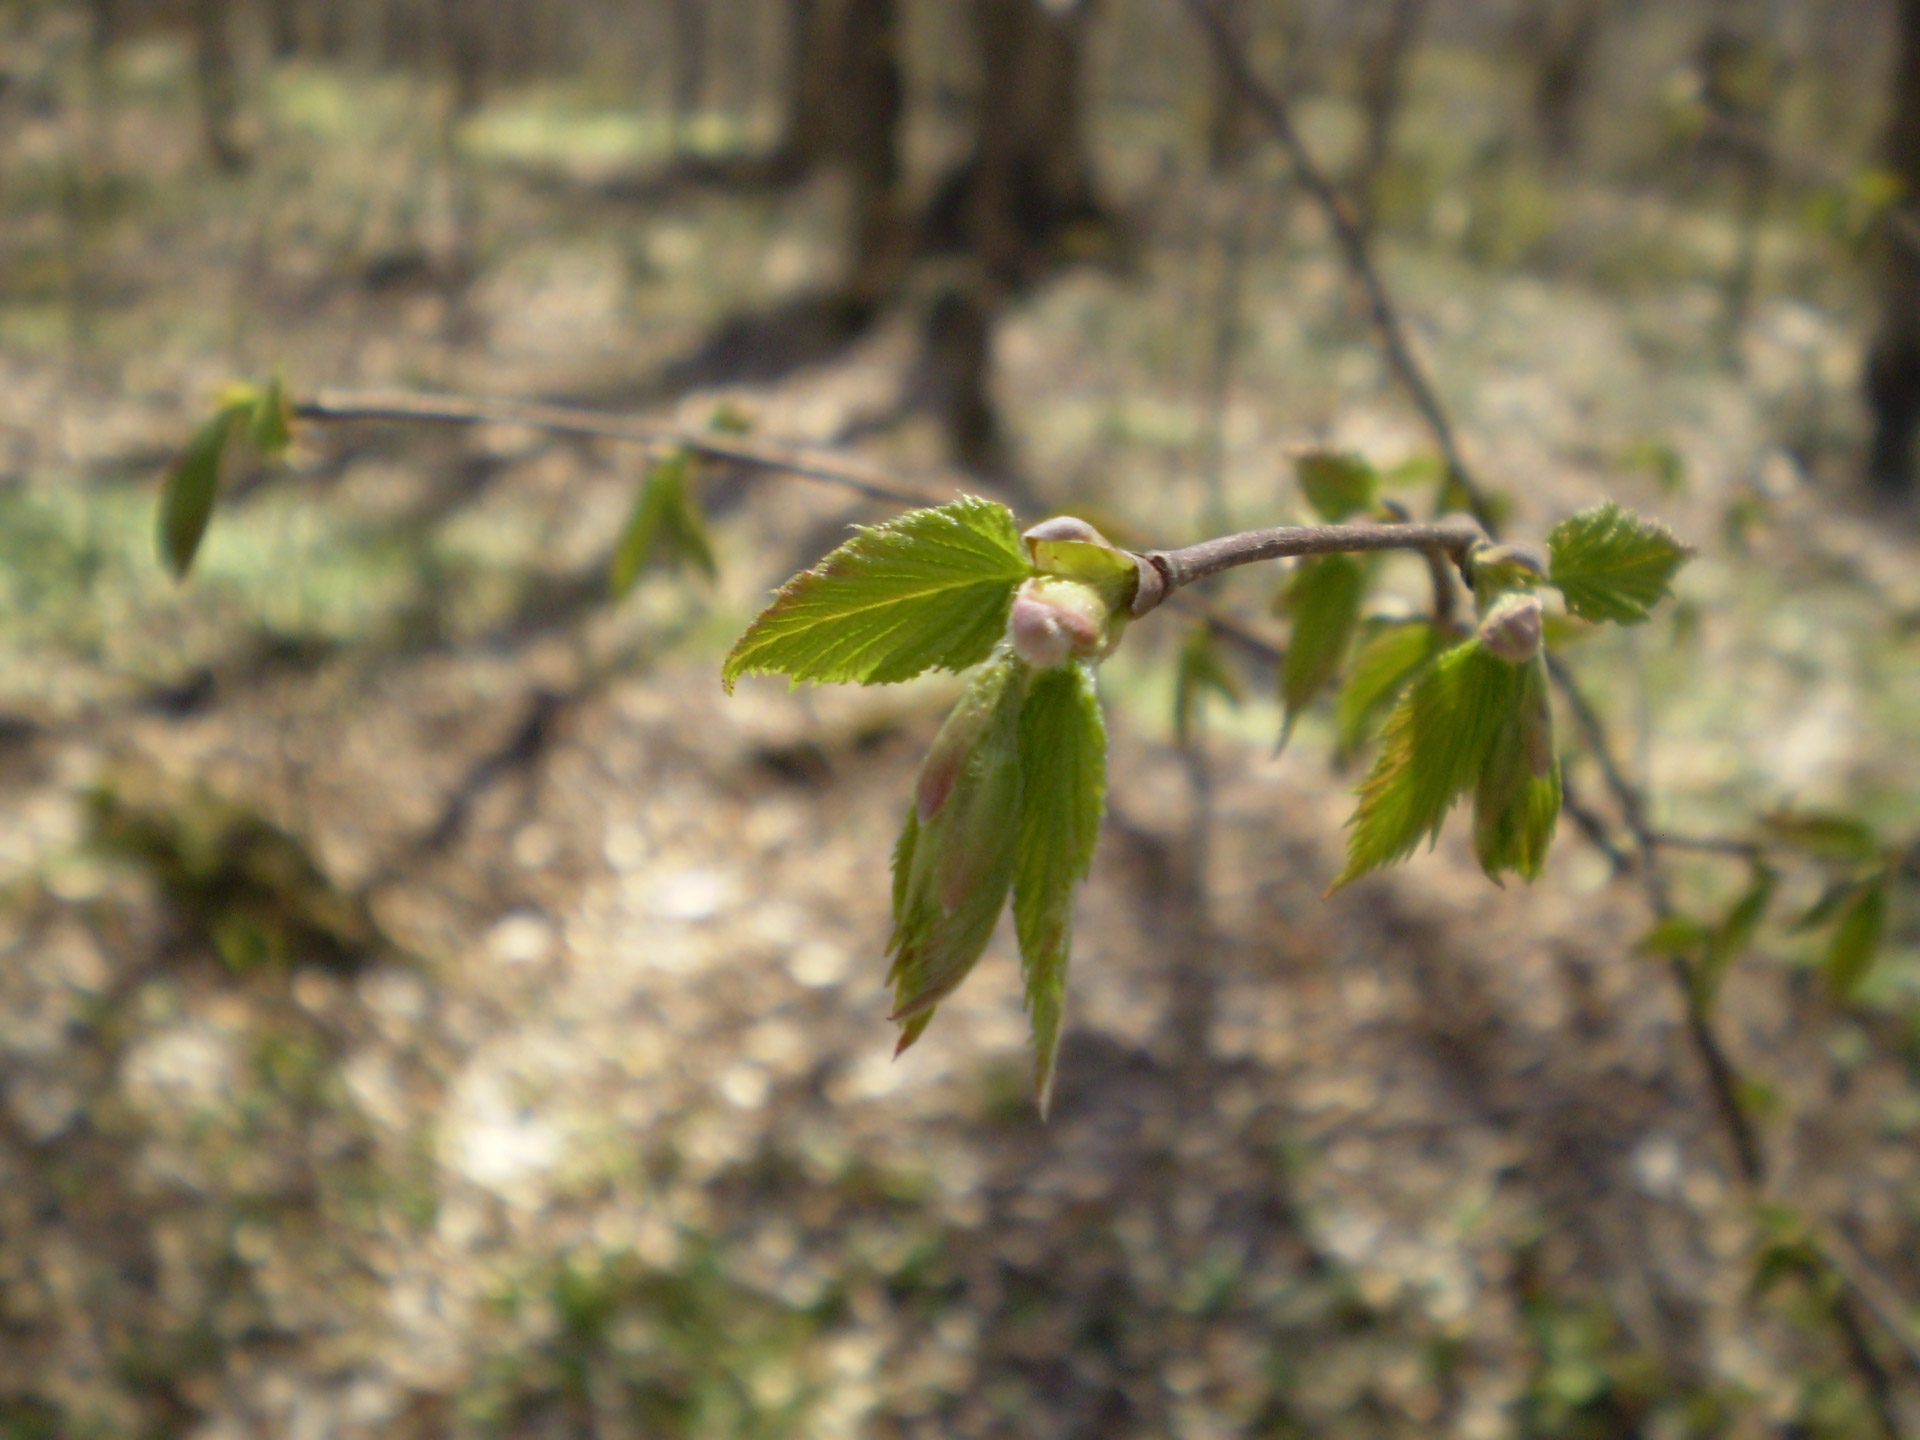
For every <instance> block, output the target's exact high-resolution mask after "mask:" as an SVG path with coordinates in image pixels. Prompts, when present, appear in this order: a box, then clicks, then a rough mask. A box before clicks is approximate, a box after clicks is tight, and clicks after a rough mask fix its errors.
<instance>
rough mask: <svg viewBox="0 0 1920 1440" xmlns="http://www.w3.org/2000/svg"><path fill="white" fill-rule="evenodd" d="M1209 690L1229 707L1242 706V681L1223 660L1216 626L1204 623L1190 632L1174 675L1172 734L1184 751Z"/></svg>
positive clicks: (1200, 622)
mask: <svg viewBox="0 0 1920 1440" xmlns="http://www.w3.org/2000/svg"><path fill="white" fill-rule="evenodd" d="M1209 691H1211V692H1212V693H1213V694H1215V695H1218V696H1220V698H1221V699H1223V700H1225V701H1226V702H1227V703H1228V704H1230V705H1238V704H1239V703H1240V679H1239V677H1238V676H1237V675H1235V674H1234V673H1233V671H1232V670H1231V669H1229V668H1228V667H1227V664H1226V662H1225V661H1223V660H1222V659H1221V658H1220V648H1219V647H1218V646H1217V645H1215V644H1214V637H1213V627H1212V626H1211V625H1209V624H1208V623H1207V622H1206V621H1204V620H1202V621H1199V622H1197V623H1196V624H1195V625H1194V627H1193V628H1192V629H1191V630H1189V631H1188V632H1187V638H1186V640H1185V641H1184V642H1182V644H1181V646H1180V660H1179V666H1178V668H1177V669H1176V670H1175V671H1174V676H1173V733H1174V738H1175V739H1176V740H1177V741H1178V742H1179V745H1180V748H1181V749H1182V750H1184V749H1186V748H1187V747H1188V746H1189V745H1190V744H1192V743H1193V734H1194V728H1195V725H1196V722H1197V721H1198V720H1199V716H1200V702H1201V699H1202V697H1204V696H1205V695H1206V694H1207V692H1209Z"/></svg>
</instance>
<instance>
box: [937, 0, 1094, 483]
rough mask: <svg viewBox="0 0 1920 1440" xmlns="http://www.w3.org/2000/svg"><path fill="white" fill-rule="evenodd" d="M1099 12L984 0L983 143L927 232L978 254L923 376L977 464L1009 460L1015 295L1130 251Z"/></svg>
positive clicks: (977, 8) (955, 449)
mask: <svg viewBox="0 0 1920 1440" xmlns="http://www.w3.org/2000/svg"><path fill="white" fill-rule="evenodd" d="M1095 9H1096V5H1095V4H1094V3H1092V0H1079V3H1064V4H1063V3H1057V0H1056V3H1043V0H972V4H971V14H970V19H971V22H972V28H973V37H974V48H975V53H976V55H977V56H978V60H979V67H980V72H979V73H980V90H979V93H978V95H977V96H976V98H975V101H974V106H973V132H974V133H973V146H972V151H971V154H970V155H969V156H968V158H967V160H966V161H965V162H964V163H963V164H962V165H961V166H960V167H959V168H958V169H957V170H956V171H955V172H954V173H953V174H952V175H950V176H948V177H947V179H946V181H945V182H944V183H943V184H942V185H941V186H940V187H938V189H937V191H936V193H935V196H934V199H933V202H932V204H931V205H930V206H929V207H928V212H927V216H926V220H925V223H924V224H923V226H922V235H921V239H922V243H923V246H924V248H925V249H927V250H929V251H933V252H936V253H937V252H941V251H946V252H956V251H957V252H958V253H959V254H960V255H961V256H962V257H963V258H964V259H965V261H966V274H965V276H964V277H963V278H961V279H959V280H957V281H956V282H954V283H952V284H951V285H949V286H947V287H946V288H944V289H943V290H942V292H941V294H940V296H939V298H938V299H937V300H936V301H935V303H934V305H933V307H932V308H931V310H930V311H929V313H928V316H927V320H926V325H925V329H924V332H923V343H924V347H925V358H924V360H923V366H922V373H923V375H925V376H926V377H928V378H929V379H930V380H931V381H933V382H934V383H933V386H932V393H930V394H929V395H928V397H927V398H928V400H929V401H930V403H931V405H932V407H933V408H934V409H935V411H936V413H937V414H938V415H939V416H940V419H941V423H942V425H943V428H944V429H945V431H946V436H947V442H948V448H949V450H950V451H951V453H952V454H953V457H954V459H955V461H956V462H957V463H959V464H961V465H965V466H967V467H968V468H971V469H976V470H985V471H1002V470H1004V467H1005V463H1006V456H1005V453H1004V445H1003V441H1002V432H1001V429H1000V426H999V424H998V422H997V420H996V418H995V413H994V407H993V403H992V399H991V393H990V392H991V362H992V353H993V346H992V337H993V327H994V324H995V322H996V321H997V320H998V318H999V316H1000V314H1001V313H1002V312H1003V311H1004V309H1005V307H1006V305H1007V303H1008V301H1009V300H1010V299H1011V298H1012V297H1014V296H1015V295H1018V294H1020V293H1022V292H1024V291H1026V290H1028V289H1030V288H1031V287H1032V286H1033V285H1035V284H1037V283H1038V282H1039V281H1040V280H1041V279H1042V278H1044V277H1045V275H1046V274H1047V273H1048V272H1050V271H1051V270H1052V269H1054V268H1055V267H1057V266H1058V265H1059V264H1060V263H1061V262H1062V261H1063V260H1064V259H1066V258H1068V257H1070V256H1074V255H1080V254H1091V253H1099V252H1103V251H1104V252H1107V253H1111V252H1112V251H1113V250H1115V249H1116V248H1117V236H1116V231H1117V227H1116V226H1115V225H1114V223H1113V221H1112V220H1111V219H1110V217H1109V216H1108V215H1107V213H1106V211H1105V210H1104V208H1103V207H1102V206H1101V204H1100V203H1099V200H1098V198H1097V192H1096V187H1095V184H1094V176H1093V164H1092V159H1091V156H1090V154H1089V152H1088V149H1087V141H1086V129H1085V93H1084V92H1085V54H1086V37H1087V33H1088V28H1089V26H1090V25H1091V24H1092V21H1093V17H1094V11H1095Z"/></svg>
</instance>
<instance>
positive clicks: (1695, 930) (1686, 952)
mask: <svg viewBox="0 0 1920 1440" xmlns="http://www.w3.org/2000/svg"><path fill="white" fill-rule="evenodd" d="M1712 935H1713V931H1712V930H1711V929H1710V928H1709V927H1708V926H1707V925H1705V924H1703V923H1702V922H1701V921H1699V920H1696V919H1694V918H1693V916H1691V915H1682V914H1680V913H1678V912H1677V911H1676V912H1675V913H1674V914H1672V915H1662V916H1661V917H1660V918H1659V919H1658V920H1656V921H1655V922H1654V924H1653V928H1652V929H1651V930H1649V931H1648V932H1647V933H1646V934H1645V935H1643V936H1641V937H1640V943H1639V945H1638V946H1637V947H1635V948H1636V949H1638V950H1639V952H1640V953H1641V954H1642V955H1677V956H1680V957H1682V958H1683V959H1692V958H1693V957H1694V956H1695V955H1697V954H1699V953H1700V951H1701V950H1702V949H1703V948H1704V947H1705V946H1706V943H1707V941H1708V940H1709V939H1710V938H1711V937H1712Z"/></svg>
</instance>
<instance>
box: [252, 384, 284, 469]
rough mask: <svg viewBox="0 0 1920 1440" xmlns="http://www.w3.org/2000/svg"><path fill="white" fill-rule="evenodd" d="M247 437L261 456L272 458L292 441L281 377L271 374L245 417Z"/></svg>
mask: <svg viewBox="0 0 1920 1440" xmlns="http://www.w3.org/2000/svg"><path fill="white" fill-rule="evenodd" d="M247 440H248V442H249V443H250V444H251V445H252V446H253V448H254V449H255V450H257V451H258V452H259V453H260V455H261V456H262V457H263V458H264V459H268V460H275V459H278V458H279V457H280V456H282V455H284V454H286V453H287V447H288V446H289V445H291V444H292V443H293V411H292V408H291V407H290V406H289V405H288V404H287V394H286V390H285V388H284V387H283V386H282V385H281V383H280V377H279V376H278V375H276V376H274V377H273V379H272V380H270V381H268V382H267V388H266V389H265V390H263V391H261V392H260V398H259V399H258V400H256V401H255V402H254V405H253V413H252V414H251V415H250V416H249V417H248V420H247Z"/></svg>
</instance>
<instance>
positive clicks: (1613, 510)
mask: <svg viewBox="0 0 1920 1440" xmlns="http://www.w3.org/2000/svg"><path fill="white" fill-rule="evenodd" d="M1547 548H1548V550H1549V551H1550V552H1551V554H1552V557H1553V563H1552V570H1551V574H1550V575H1549V577H1548V578H1549V581H1550V582H1551V583H1552V584H1553V585H1555V586H1557V587H1558V588H1559V590H1560V593H1561V595H1563V596H1564V597H1566V602H1567V609H1569V610H1571V611H1572V612H1573V613H1574V614H1575V615H1578V616H1579V617H1580V618H1581V619H1583V620H1611V621H1614V622H1615V623H1617V624H1621V625H1637V624H1639V623H1640V622H1641V621H1643V620H1645V619H1646V618H1647V617H1648V616H1649V614H1651V612H1652V609H1653V607H1654V606H1655V605H1656V604H1658V603H1659V602H1660V601H1661V600H1663V599H1665V598H1666V596H1667V595H1669V594H1670V593H1671V588H1670V587H1671V586H1672V584H1673V577H1674V576H1675V575H1677V574H1678V573H1679V572H1680V567H1681V566H1682V565H1684V564H1686V563H1687V561H1688V559H1689V558H1691V556H1692V555H1693V551H1692V550H1691V549H1690V548H1689V547H1687V546H1685V545H1683V544H1681V543H1680V542H1679V541H1678V540H1676V539H1675V538H1674V536H1673V532H1672V531H1670V530H1668V529H1667V527H1666V526H1664V525H1662V524H1660V523H1659V522H1658V521H1654V520H1643V519H1641V518H1640V517H1639V516H1638V515H1635V514H1634V513H1633V512H1632V511H1630V510H1623V509H1621V508H1620V507H1619V506H1618V505H1615V504H1614V503H1613V502H1611V501H1609V502H1607V503H1606V504H1605V505H1600V506H1596V507H1595V508H1593V509H1591V510H1582V511H1581V512H1580V513H1579V514H1577V515H1572V516H1569V517H1568V518H1567V519H1565V520H1562V521H1561V522H1560V523H1559V524H1558V525H1556V526H1554V527H1553V530H1552V531H1551V532H1550V533H1549V534H1548V536H1547Z"/></svg>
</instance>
